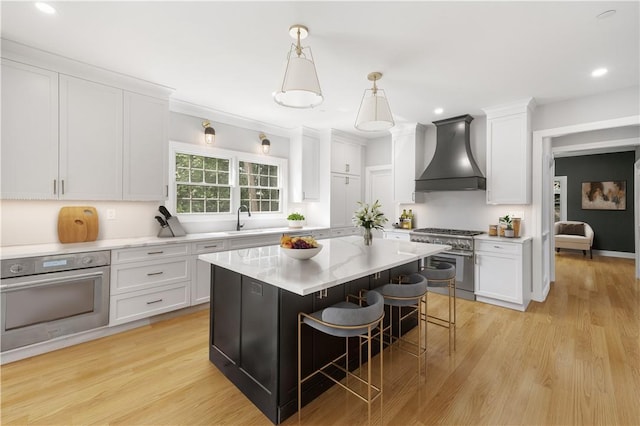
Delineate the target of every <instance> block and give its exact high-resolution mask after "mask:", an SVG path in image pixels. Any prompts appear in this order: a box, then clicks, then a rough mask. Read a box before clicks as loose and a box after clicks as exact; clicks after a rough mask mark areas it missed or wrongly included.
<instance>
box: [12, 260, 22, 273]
mask: <svg viewBox="0 0 640 426" xmlns="http://www.w3.org/2000/svg"><path fill="white" fill-rule="evenodd" d="M22 271H24V266H23V265H22V264H21V263H14V264H13V265H11V266H10V267H9V272H11V273H12V274H18V273H20V272H22Z"/></svg>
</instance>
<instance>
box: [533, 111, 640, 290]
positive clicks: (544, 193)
mask: <svg viewBox="0 0 640 426" xmlns="http://www.w3.org/2000/svg"><path fill="white" fill-rule="evenodd" d="M639 125H640V116H639V115H634V116H630V117H623V118H617V119H611V120H604V121H597V122H592V123H584V124H577V125H572V126H566V127H559V128H554V129H546V130H537V131H534V132H533V150H532V164H533V169H532V195H533V197H532V207H533V209H532V216H533V218H532V219H533V252H532V266H533V268H532V277H531V278H532V294H531V298H532V300H535V301H537V302H543V301H544V300H545V299H546V297H547V294H549V290H550V285H551V281H553V280H555V276H554V274H555V262H554V250H552V248H553V238H552V236H553V229H552V228H553V226H552V225H553V214H554V211H553V209H552V208H551V206H552V203H551V200H552V199H553V193H552V191H553V185H552V182H553V178H554V176H553V169H554V167H553V153H552V138H554V137H558V136H564V135H568V134H573V133H582V132H588V131H592V130H601V129H613V128H618V127H626V126H639ZM610 145H611V144H609V146H610ZM589 148H594V144H590V147H589ZM639 192H640V189H639V188H638V186H636V187H635V191H634V205H636V206H637V205H638V198H639V197H640V195H639ZM638 232H640V226H639V223H638V216H637V215H636V218H635V233H636V247H635V252H636V271H638V269H640V267H639V266H638V263H639V262H640V261H639V260H638V252H639V251H640V246H639V244H640V236H638Z"/></svg>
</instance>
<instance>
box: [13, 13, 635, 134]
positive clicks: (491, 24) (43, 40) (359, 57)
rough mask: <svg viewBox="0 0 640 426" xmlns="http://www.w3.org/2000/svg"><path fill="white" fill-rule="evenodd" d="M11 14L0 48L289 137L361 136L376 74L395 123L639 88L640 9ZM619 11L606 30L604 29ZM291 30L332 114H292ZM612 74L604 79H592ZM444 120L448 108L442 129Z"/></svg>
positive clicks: (319, 110) (327, 111)
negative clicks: (16, 48) (361, 115)
mask: <svg viewBox="0 0 640 426" xmlns="http://www.w3.org/2000/svg"><path fill="white" fill-rule="evenodd" d="M50 4H51V5H53V6H54V7H55V8H56V9H57V14H55V15H52V16H49V15H45V14H42V13H41V12H39V11H38V10H36V9H35V7H34V4H33V2H24V1H21V2H7V1H3V2H2V5H1V7H2V10H1V11H2V27H1V28H2V37H3V38H7V39H10V40H14V41H17V42H21V43H24V44H27V45H30V46H34V47H37V48H40V49H43V50H47V51H50V52H53V53H57V54H60V55H63V56H67V57H70V58H73V59H77V60H80V61H84V62H87V63H90V64H93V65H97V66H100V67H103V68H107V69H110V70H113V71H117V72H120V73H124V74H128V75H131V76H134V77H138V78H142V79H145V80H148V81H152V82H155V83H159V84H162V85H165V86H169V87H172V88H174V89H175V92H174V98H176V99H179V100H183V101H187V102H190V103H194V104H197V105H201V106H205V107H208V108H211V109H215V110H219V111H223V112H226V113H231V114H235V115H239V116H242V117H246V118H250V119H254V120H257V121H261V122H265V123H269V124H273V125H277V126H282V127H287V128H291V127H297V126H300V125H305V126H308V127H313V128H326V127H333V128H337V129H342V130H345V131H349V132H355V133H359V134H361V135H363V136H367V135H366V134H364V133H361V132H358V131H356V130H355V129H354V128H353V122H354V121H355V116H356V113H357V109H358V105H359V102H360V99H361V97H362V94H363V91H364V89H365V88H369V87H370V82H369V81H368V80H367V79H366V76H367V74H368V73H369V72H372V71H380V72H382V73H383V74H384V76H383V78H382V80H381V81H380V82H379V87H380V88H383V89H385V92H386V94H387V96H388V98H389V101H390V104H391V109H392V111H393V113H394V117H395V119H396V122H397V123H402V122H420V123H424V124H428V123H430V122H431V121H433V120H437V119H442V118H448V117H452V116H456V115H461V114H466V113H469V114H472V115H482V114H483V112H482V108H483V107H490V106H495V105H499V104H502V103H507V102H511V101H514V100H519V99H522V98H526V97H529V96H532V97H534V98H535V99H536V101H537V103H538V104H539V105H540V104H545V103H550V102H555V101H559V100H564V99H568V98H575V97H581V96H588V95H592V94H597V93H602V92H606V91H612V90H616V89H621V88H627V87H630V86H638V85H639V83H640V81H639V80H640V69H639V66H640V34H639V28H640V8H639V5H640V3H639V2H637V1H632V2H575V1H571V2H478V1H476V2H338V1H333V2H308V1H296V2H271V1H258V2H243V1H233V2H231V1H229V2H211V1H209V2H206V1H202V2H50ZM610 9H615V10H616V11H617V13H616V14H615V15H613V16H612V17H609V18H606V19H597V18H596V15H598V14H599V13H601V12H604V11H606V10H610ZM293 24H303V25H306V26H307V27H308V28H309V32H310V34H309V37H308V38H307V39H306V40H304V41H303V45H308V46H310V47H311V48H312V50H313V55H314V57H315V61H316V66H317V71H318V76H319V79H320V85H321V87H322V91H323V94H324V97H325V101H324V103H323V104H321V105H320V106H319V107H316V108H315V109H312V110H295V109H290V108H285V107H282V106H279V105H277V104H276V103H275V102H273V100H272V97H271V94H272V92H273V91H274V90H275V89H276V87H277V85H278V83H279V79H280V78H281V77H282V75H281V73H282V71H283V65H284V62H285V59H286V55H287V53H288V49H289V46H290V44H291V42H292V41H293V40H292V39H291V38H290V37H289V34H288V29H289V27H290V26H291V25H293ZM602 66H604V67H607V68H608V69H609V73H608V74H607V75H606V76H604V77H602V78H599V79H594V78H592V77H591V76H590V73H591V71H592V70H593V69H595V68H597V67H602ZM436 107H442V108H444V110H445V112H444V113H443V114H442V115H441V116H437V115H435V114H434V112H433V110H434V109H435V108H436Z"/></svg>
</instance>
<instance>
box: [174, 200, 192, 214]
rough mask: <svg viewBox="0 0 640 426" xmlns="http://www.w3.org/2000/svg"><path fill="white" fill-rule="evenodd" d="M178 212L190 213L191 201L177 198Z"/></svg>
mask: <svg viewBox="0 0 640 426" xmlns="http://www.w3.org/2000/svg"><path fill="white" fill-rule="evenodd" d="M176 210H177V211H178V213H191V203H190V202H189V200H180V199H178V205H177V206H176Z"/></svg>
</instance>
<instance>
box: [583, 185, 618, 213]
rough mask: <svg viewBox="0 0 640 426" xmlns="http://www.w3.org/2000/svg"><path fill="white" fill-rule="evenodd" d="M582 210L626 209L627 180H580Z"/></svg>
mask: <svg viewBox="0 0 640 426" xmlns="http://www.w3.org/2000/svg"><path fill="white" fill-rule="evenodd" d="M582 209H583V210H626V209H627V181H624V180H616V181H601V182H582Z"/></svg>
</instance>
